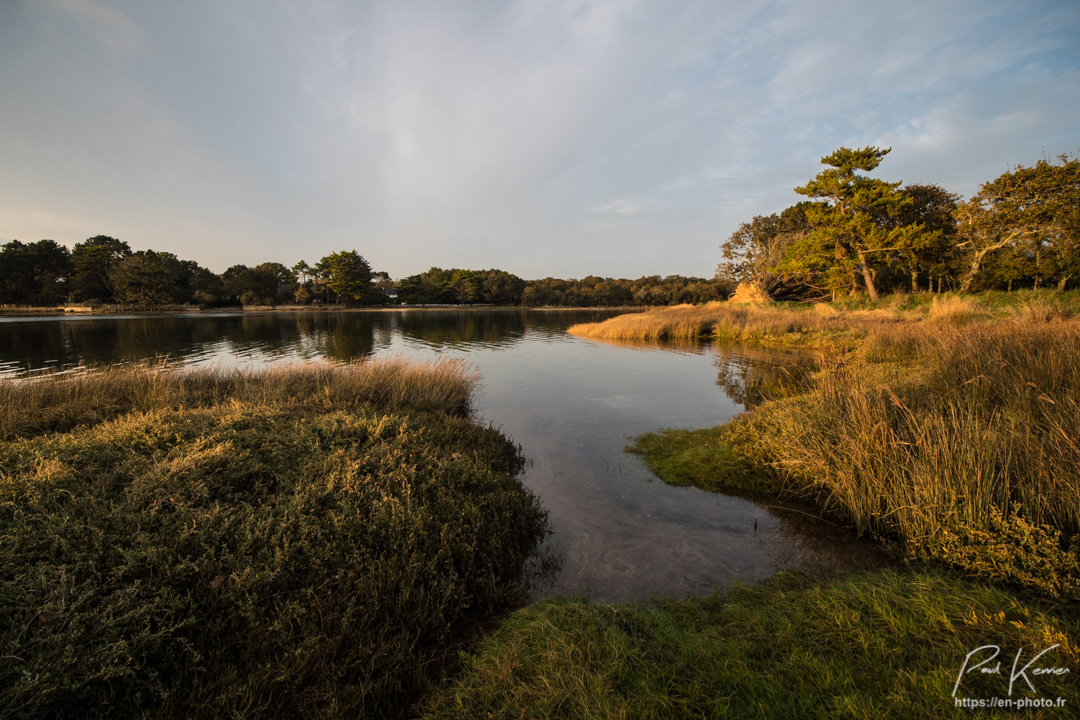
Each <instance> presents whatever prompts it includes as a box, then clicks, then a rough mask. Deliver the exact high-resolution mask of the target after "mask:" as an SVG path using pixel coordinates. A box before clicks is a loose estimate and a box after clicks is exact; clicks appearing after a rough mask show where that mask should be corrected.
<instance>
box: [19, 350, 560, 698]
mask: <svg viewBox="0 0 1080 720" xmlns="http://www.w3.org/2000/svg"><path fill="white" fill-rule="evenodd" d="M475 382H476V378H475V374H474V373H471V372H470V371H469V369H468V368H467V367H465V366H463V365H462V364H460V363H456V362H446V361H443V362H437V363H433V364H427V365H416V364H409V363H405V362H402V361H370V362H364V363H359V364H353V365H348V366H330V365H311V366H301V367H292V368H286V369H282V370H276V371H268V372H263V373H236V372H231V373H225V372H218V371H208V370H197V371H186V372H179V371H175V370H167V369H164V368H159V367H145V366H144V367H131V368H121V369H111V370H105V371H100V372H90V373H85V374H80V375H75V376H70V375H69V376H63V375H56V376H51V377H45V378H41V379H37V380H33V381H18V382H17V381H6V382H4V383H2V384H0V394H2V401H0V407H2V408H3V416H2V421H0V434H2V435H0V437H2V443H0V479H2V485H0V648H2V655H3V659H2V660H0V687H2V688H3V701H2V703H0V705H2V708H0V716H3V717H90V718H92V717H117V716H123V717H140V716H142V717H163V718H168V717H229V716H235V717H240V716H243V717H286V716H287V717H345V716H348V717H355V716H357V715H359V716H364V717H400V716H401V715H402V714H404V713H405V712H407V710H408V708H409V707H410V706H411V704H412V703H413V702H414V701H415V700H416V698H417V697H419V695H420V694H422V693H423V692H424V691H425V690H426V689H428V688H429V687H430V686H431V683H432V682H433V680H434V679H435V678H437V677H438V675H439V674H440V673H441V672H442V671H443V670H444V669H445V668H446V667H447V666H448V663H452V661H453V658H454V657H455V655H454V653H455V652H456V649H457V647H458V646H459V644H460V643H461V642H462V641H463V640H466V639H468V638H469V637H470V636H471V635H472V634H473V633H475V631H476V628H477V627H479V625H480V624H482V623H486V622H490V620H491V619H492V618H493V617H495V616H497V615H498V614H500V613H502V612H505V611H506V610H507V609H508V608H510V607H512V606H513V605H515V604H517V603H520V602H522V601H523V599H525V598H526V597H527V590H528V578H529V571H528V568H527V564H528V561H529V558H530V557H532V556H533V552H534V551H535V550H536V548H537V545H538V543H539V542H540V541H541V539H542V538H543V536H544V534H545V532H546V518H545V513H544V512H543V511H542V510H541V509H540V507H539V505H538V502H537V500H536V499H535V498H534V497H533V496H532V494H531V493H530V492H529V491H527V490H526V489H525V488H524V487H523V486H522V485H521V483H520V482H519V480H518V477H517V476H518V474H519V472H520V471H521V469H522V466H523V462H524V459H523V457H522V456H521V454H520V452H519V450H518V449H517V448H516V447H515V446H514V445H513V444H511V443H510V442H509V441H508V440H507V439H506V438H505V437H503V436H502V435H501V434H499V433H498V432H497V431H495V430H493V429H489V428H484V427H482V426H480V425H478V424H476V423H475V422H474V421H473V419H472V418H471V417H470V414H469V410H470V405H471V397H472V393H473V391H474V386H475Z"/></svg>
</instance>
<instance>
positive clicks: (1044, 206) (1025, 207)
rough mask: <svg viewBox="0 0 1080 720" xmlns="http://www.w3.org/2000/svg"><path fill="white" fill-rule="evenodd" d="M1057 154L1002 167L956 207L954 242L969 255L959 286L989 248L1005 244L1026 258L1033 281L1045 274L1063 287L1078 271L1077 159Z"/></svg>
mask: <svg viewBox="0 0 1080 720" xmlns="http://www.w3.org/2000/svg"><path fill="white" fill-rule="evenodd" d="M1058 159H1059V160H1060V161H1061V164H1060V165H1055V164H1051V163H1050V162H1048V161H1047V160H1045V159H1044V160H1040V161H1039V162H1037V163H1036V164H1035V165H1034V166H1033V167H1024V166H1022V165H1020V166H1018V167H1016V168H1015V169H1014V170H1010V171H1008V172H1006V173H1003V174H1002V175H1000V176H999V177H998V178H997V179H995V180H993V181H991V182H988V183H984V184H983V185H982V187H980V188H979V192H977V193H976V194H975V195H974V196H973V197H972V198H971V199H970V200H969V201H968V202H966V203H964V204H963V205H962V206H960V207H959V208H958V210H957V221H958V223H959V226H960V235H961V242H960V243H959V244H958V245H957V247H958V248H959V249H962V250H963V251H964V252H965V254H966V257H967V260H968V263H967V272H966V274H965V275H964V279H963V281H962V282H961V286H960V289H961V290H965V291H966V290H968V289H970V288H971V287H972V285H973V284H974V283H975V279H976V277H977V276H978V274H979V272H980V271H981V270H982V267H983V264H984V262H985V261H986V258H987V256H988V255H989V254H990V253H994V252H997V251H1001V250H1005V249H1009V250H1011V251H1012V252H1013V253H1014V254H1015V255H1016V256H1017V257H1023V256H1026V257H1028V258H1030V260H1031V261H1032V262H1033V263H1034V266H1033V272H1034V275H1035V284H1036V286H1038V284H1039V282H1040V278H1041V277H1047V276H1049V277H1051V278H1053V279H1055V280H1056V281H1057V283H1058V287H1059V288H1061V289H1064V288H1065V286H1066V284H1067V283H1068V281H1069V279H1070V278H1072V277H1074V276H1075V275H1077V274H1078V273H1080V218H1078V214H1077V213H1078V211H1077V206H1078V205H1080V160H1077V158H1076V157H1070V156H1068V155H1061V156H1060V157H1059V158H1058ZM1021 245H1023V247H1021Z"/></svg>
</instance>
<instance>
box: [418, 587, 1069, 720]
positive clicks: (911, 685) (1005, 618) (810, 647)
mask: <svg viewBox="0 0 1080 720" xmlns="http://www.w3.org/2000/svg"><path fill="white" fill-rule="evenodd" d="M1078 642H1080V624H1078V623H1077V621H1076V616H1075V615H1074V616H1072V618H1071V619H1067V616H1065V615H1064V614H1055V613H1054V612H1048V611H1045V610H1043V609H1040V607H1039V606H1038V605H1037V604H1032V603H1031V602H1030V601H1025V600H1021V599H1018V598H1016V597H1014V596H1011V595H1010V594H1008V593H1005V592H1002V591H1000V590H996V589H993V588H989V587H986V586H983V585H979V584H972V583H969V582H965V581H963V580H959V579H956V578H955V577H951V576H948V575H944V574H941V573H936V572H926V571H919V572H916V571H894V570H879V571H875V572H868V573H863V574H857V575H848V576H844V577H837V578H833V579H830V580H811V579H809V578H806V577H803V576H798V575H789V576H783V575H782V576H780V577H777V578H774V579H773V580H770V581H767V582H765V583H762V584H760V585H758V586H754V587H745V586H743V587H737V588H735V589H733V590H730V591H728V592H722V593H715V594H713V595H710V596H707V597H704V598H694V599H688V600H664V601H660V602H659V603H658V604H657V605H656V606H655V607H646V606H642V605H633V604H620V605H601V604H591V603H588V602H583V601H577V600H569V599H549V600H545V601H543V602H541V603H538V604H536V605H533V606H530V607H528V608H525V609H523V610H520V611H517V612H516V613H515V614H514V615H513V616H512V617H511V618H510V619H509V620H508V621H507V622H505V623H504V624H503V626H502V627H501V628H500V629H499V630H498V631H497V632H495V633H494V635H493V636H492V637H491V638H489V639H488V640H487V641H486V642H485V643H484V645H483V647H482V648H481V649H480V650H479V651H478V652H477V653H475V654H473V655H471V656H470V657H469V658H468V662H467V666H466V672H465V673H464V675H463V676H462V677H461V678H460V679H459V680H457V681H456V682H454V683H453V684H451V685H449V686H448V687H446V688H445V689H444V690H443V692H442V693H441V694H440V695H439V696H437V697H436V698H435V699H434V700H433V701H432V702H431V704H430V705H429V706H428V709H427V712H428V714H427V715H426V717H428V718H461V719H462V720H466V719H468V720H472V718H554V717H558V718H568V719H573V718H581V719H583V720H584V719H585V718H588V719H590V720H597V719H600V718H613V719H614V718H631V717H632V718H683V717H685V718H701V717H709V718H748V717H754V718H759V717H761V718H871V717H873V718H911V717H917V718H940V717H956V718H968V717H972V716H973V715H974V716H975V717H983V716H984V715H983V714H982V713H979V712H975V713H973V711H972V710H970V709H968V708H965V707H957V706H956V699H955V698H954V697H953V690H954V685H955V684H956V681H957V678H958V675H959V674H960V671H961V668H962V666H963V663H964V659H965V657H966V656H967V654H968V653H970V652H972V651H973V650H975V649H976V648H979V647H982V646H985V645H997V646H998V647H1000V648H1001V658H1002V667H1003V668H1004V670H1003V671H1002V672H1003V673H1004V676H1002V675H983V674H980V673H979V672H975V673H965V676H964V678H963V679H962V681H961V683H960V686H959V687H958V688H957V689H956V697H958V698H961V699H963V698H969V699H987V698H993V697H1006V696H1007V693H1008V680H1009V668H1010V667H1011V664H1012V661H1013V659H1014V658H1015V656H1016V652H1017V650H1019V649H1021V648H1023V649H1024V656H1023V657H1024V663H1026V662H1027V661H1029V660H1031V659H1032V657H1033V656H1034V655H1035V654H1036V653H1038V652H1040V651H1042V650H1043V649H1045V648H1049V647H1051V646H1054V645H1057V647H1056V648H1054V649H1053V650H1050V651H1049V652H1048V653H1047V654H1046V655H1044V656H1043V658H1041V660H1040V662H1039V663H1037V665H1039V666H1043V667H1067V668H1070V670H1071V672H1072V673H1075V672H1076V668H1077V667H1078V666H1080V650H1078ZM989 652H990V651H985V652H984V654H979V655H977V656H976V657H975V658H974V659H973V660H972V662H971V664H972V665H974V664H975V663H977V662H978V661H979V660H982V659H985V658H986V657H988V655H989ZM1032 681H1033V682H1032V684H1033V686H1034V687H1035V688H1036V692H1032V691H1030V690H1029V689H1028V688H1027V687H1023V688H1021V687H1017V688H1015V689H1014V691H1013V697H1015V698H1040V697H1046V698H1050V699H1051V702H1055V703H1056V699H1057V698H1058V697H1061V698H1062V699H1064V700H1065V702H1066V707H1065V708H1064V709H1061V708H1057V707H1054V708H1052V709H1049V710H1047V711H1032V712H1029V713H1024V717H1048V718H1063V717H1075V716H1076V706H1075V703H1077V702H1080V697H1077V693H1076V681H1075V675H1072V676H1070V675H1069V674H1063V675H1059V676H1048V675H1041V676H1037V677H1032ZM1017 682H1018V683H1021V684H1022V683H1023V681H1022V680H1017Z"/></svg>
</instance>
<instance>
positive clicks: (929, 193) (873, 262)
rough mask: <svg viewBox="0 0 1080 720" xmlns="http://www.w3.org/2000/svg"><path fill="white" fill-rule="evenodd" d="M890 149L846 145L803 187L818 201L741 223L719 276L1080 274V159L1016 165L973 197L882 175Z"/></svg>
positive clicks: (999, 280)
mask: <svg viewBox="0 0 1080 720" xmlns="http://www.w3.org/2000/svg"><path fill="white" fill-rule="evenodd" d="M888 153H889V150H888V149H884V150H882V149H879V148H875V147H867V148H863V149H859V150H851V149H848V148H840V149H839V150H837V151H836V152H834V153H833V154H831V155H829V156H828V157H825V158H822V160H821V162H822V163H823V164H825V165H827V166H829V169H827V170H824V171H822V172H821V173H820V174H818V175H817V177H815V178H813V179H812V180H810V182H808V183H807V184H806V185H803V186H802V187H797V188H795V192H797V193H799V194H800V195H805V196H806V197H808V198H810V199H809V200H807V201H803V202H800V203H798V204H797V205H794V206H792V207H789V208H787V209H785V210H784V211H783V212H781V213H779V214H773V215H769V216H760V215H759V216H757V217H755V218H753V220H751V221H750V222H747V223H743V224H742V225H741V226H740V227H739V228H738V230H736V231H735V232H734V233H733V234H732V235H731V237H730V238H729V239H728V240H727V242H725V243H724V244H723V245H721V249H722V250H723V256H724V261H723V262H722V263H721V264H720V266H719V268H718V269H717V277H721V278H728V279H730V280H732V281H735V282H747V283H752V284H755V285H758V286H759V287H761V288H762V289H764V290H766V291H767V292H769V293H770V294H771V295H773V296H774V297H796V298H813V297H828V296H832V297H833V298H835V297H836V296H837V295H839V294H841V293H843V294H848V293H860V292H862V291H865V292H866V293H867V295H869V296H870V298H871V299H873V300H876V299H877V298H878V296H879V295H880V294H882V293H886V292H893V291H911V292H916V291H919V290H937V291H941V290H942V289H946V290H959V291H961V292H968V291H975V290H991V289H1000V290H1012V289H1013V288H1019V287H1035V288H1038V287H1043V286H1052V287H1057V288H1058V289H1060V290H1064V289H1065V288H1066V287H1068V286H1069V285H1070V283H1071V284H1072V285H1074V286H1075V285H1076V281H1077V278H1078V277H1080V161H1078V160H1077V158H1076V157H1070V156H1068V155H1062V156H1060V157H1059V158H1058V160H1059V162H1057V163H1054V162H1050V161H1047V160H1041V161H1039V162H1038V163H1037V164H1036V165H1035V166H1034V167H1023V166H1018V167H1016V168H1015V169H1014V170H1011V171H1009V172H1006V173H1003V174H1002V175H1001V176H1000V177H998V178H997V179H996V180H993V181H992V182H987V183H985V184H983V185H982V187H981V188H980V189H979V191H978V192H977V193H976V194H975V195H974V196H973V197H971V198H970V199H969V200H967V201H966V202H962V201H961V199H960V197H959V196H957V195H954V194H953V193H950V192H948V191H946V190H945V189H944V188H941V187H939V186H937V185H906V186H904V187H901V183H899V182H886V181H884V180H878V179H872V178H869V177H866V176H865V175H861V174H858V173H857V172H856V171H863V172H869V171H871V170H873V169H874V168H876V167H877V166H878V164H880V162H881V160H882V158H884V156H885V155H887V154H888Z"/></svg>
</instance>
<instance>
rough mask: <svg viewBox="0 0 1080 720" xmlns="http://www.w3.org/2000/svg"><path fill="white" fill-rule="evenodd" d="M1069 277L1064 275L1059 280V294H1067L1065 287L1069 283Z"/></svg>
mask: <svg viewBox="0 0 1080 720" xmlns="http://www.w3.org/2000/svg"><path fill="white" fill-rule="evenodd" d="M1069 277H1071V276H1069V275H1064V276H1062V278H1061V279H1060V280H1058V292H1065V285H1066V284H1067V283H1068V282H1069Z"/></svg>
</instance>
